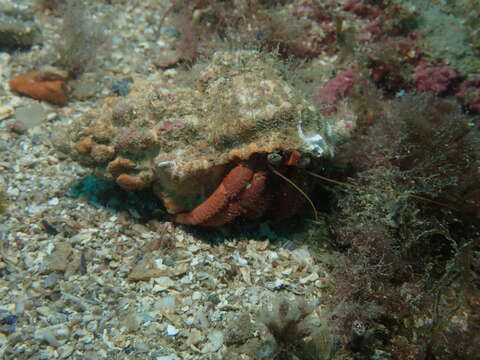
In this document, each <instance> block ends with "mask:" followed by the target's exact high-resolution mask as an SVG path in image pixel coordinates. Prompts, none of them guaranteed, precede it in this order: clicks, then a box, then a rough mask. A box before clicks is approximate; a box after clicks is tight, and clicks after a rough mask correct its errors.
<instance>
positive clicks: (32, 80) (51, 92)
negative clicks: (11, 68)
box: [8, 71, 67, 105]
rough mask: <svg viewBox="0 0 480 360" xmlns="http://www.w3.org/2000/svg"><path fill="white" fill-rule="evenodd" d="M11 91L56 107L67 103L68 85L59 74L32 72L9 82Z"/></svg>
mask: <svg viewBox="0 0 480 360" xmlns="http://www.w3.org/2000/svg"><path fill="white" fill-rule="evenodd" d="M8 84H9V86H10V90H12V91H15V92H18V93H20V94H22V95H27V96H30V97H32V98H34V99H37V100H44V101H48V102H51V103H52V104H55V105H64V104H65V103H66V102H67V95H66V91H67V85H66V83H65V79H63V78H61V77H59V76H58V74H57V73H51V72H44V71H32V72H29V73H26V74H20V75H17V76H15V77H14V78H12V79H10V81H9V82H8Z"/></svg>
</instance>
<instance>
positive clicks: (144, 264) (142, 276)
mask: <svg viewBox="0 0 480 360" xmlns="http://www.w3.org/2000/svg"><path fill="white" fill-rule="evenodd" d="M164 274H165V270H161V269H157V267H156V265H155V262H154V261H153V260H152V259H150V258H148V257H145V258H143V259H142V260H140V261H139V262H138V263H137V264H136V265H135V266H134V267H133V269H132V271H131V272H130V274H129V275H128V279H129V280H132V281H141V280H149V279H151V278H155V277H159V276H161V275H164ZM167 287H168V286H167Z"/></svg>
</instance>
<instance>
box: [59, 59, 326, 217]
mask: <svg viewBox="0 0 480 360" xmlns="http://www.w3.org/2000/svg"><path fill="white" fill-rule="evenodd" d="M284 75H285V74H284V70H282V69H281V67H280V66H279V61H278V60H277V59H276V58H275V57H274V56H272V55H266V54H263V53H261V52H258V51H246V50H245V51H223V52H217V53H215V54H214V55H213V58H212V60H211V62H210V63H209V64H208V65H206V66H203V67H200V68H198V69H197V68H193V69H192V70H191V72H190V73H189V76H188V79H187V80H184V81H183V85H182V86H179V85H178V84H177V83H175V84H170V83H168V82H167V81H165V80H162V81H157V82H156V81H154V80H152V79H150V80H136V81H135V85H134V89H133V90H132V92H131V93H130V94H129V95H128V96H127V97H122V98H109V99H107V100H106V101H105V103H104V105H103V106H102V107H101V108H100V109H99V110H96V111H93V112H91V113H89V114H88V115H87V116H85V117H84V118H83V119H81V120H80V121H78V122H75V123H73V125H72V127H71V129H69V133H68V136H67V139H68V141H67V143H64V144H63V146H62V149H63V150H64V151H67V152H68V153H69V154H70V155H71V156H72V157H73V158H74V159H76V160H77V161H79V162H80V163H82V164H84V165H86V166H89V167H93V168H95V170H96V172H97V173H98V174H100V175H101V176H103V177H107V178H111V179H114V180H115V181H116V182H117V183H118V184H119V185H120V186H121V187H122V188H124V189H126V190H131V191H134V190H139V189H146V188H151V189H152V190H153V192H154V194H155V195H156V196H157V197H158V198H160V199H161V200H162V202H163V204H164V205H165V209H166V211H167V212H168V213H169V214H170V215H169V216H170V217H171V218H172V219H173V220H174V221H176V222H178V223H183V224H191V225H202V226H220V225H223V224H226V223H228V222H230V221H232V220H234V219H235V218H237V217H245V218H260V217H268V218H274V219H281V218H285V217H288V216H290V215H292V214H294V213H295V212H296V211H297V210H298V209H299V208H300V206H301V205H302V204H303V202H304V196H303V195H304V194H303V195H302V193H304V192H305V191H307V189H308V182H307V181H305V178H304V176H303V173H302V172H300V171H299V168H300V167H304V166H308V162H309V161H311V160H314V159H316V158H319V157H321V156H324V155H329V154H331V153H332V152H333V144H332V134H331V132H332V130H331V127H330V125H329V124H328V123H327V122H326V121H325V120H324V119H322V117H320V116H319V113H318V111H317V110H316V109H315V107H314V106H312V105H311V104H310V103H309V102H308V101H307V100H306V99H305V98H304V97H303V96H302V95H301V94H300V93H299V92H297V91H296V90H295V89H294V88H293V87H292V86H291V85H289V84H288V82H287V81H286V80H285V79H284Z"/></svg>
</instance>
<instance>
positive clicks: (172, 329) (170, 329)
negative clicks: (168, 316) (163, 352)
mask: <svg viewBox="0 0 480 360" xmlns="http://www.w3.org/2000/svg"><path fill="white" fill-rule="evenodd" d="M179 332H180V330H178V329H177V328H176V327H175V326H173V325H170V324H168V325H167V335H168V336H175V335H177V334H178V333H179Z"/></svg>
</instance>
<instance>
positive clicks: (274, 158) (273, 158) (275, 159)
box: [267, 152, 283, 166]
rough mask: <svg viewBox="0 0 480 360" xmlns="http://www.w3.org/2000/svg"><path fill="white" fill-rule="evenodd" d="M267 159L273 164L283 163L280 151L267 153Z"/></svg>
mask: <svg viewBox="0 0 480 360" xmlns="http://www.w3.org/2000/svg"><path fill="white" fill-rule="evenodd" d="M267 160H268V162H269V163H270V164H271V165H273V166H278V165H280V164H281V163H282V161H283V156H282V155H280V154H279V153H276V152H274V153H270V154H268V155H267Z"/></svg>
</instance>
